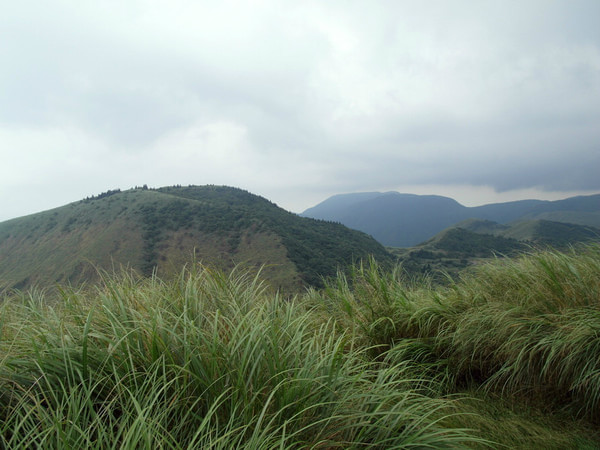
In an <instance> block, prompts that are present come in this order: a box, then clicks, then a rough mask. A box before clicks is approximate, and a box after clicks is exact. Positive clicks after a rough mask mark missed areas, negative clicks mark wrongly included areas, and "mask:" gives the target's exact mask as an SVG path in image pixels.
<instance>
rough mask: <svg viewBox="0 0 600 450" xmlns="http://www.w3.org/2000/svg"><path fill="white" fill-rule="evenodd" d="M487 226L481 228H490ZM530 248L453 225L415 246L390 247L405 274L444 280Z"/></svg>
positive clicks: (501, 237) (516, 242) (505, 238)
mask: <svg viewBox="0 0 600 450" xmlns="http://www.w3.org/2000/svg"><path fill="white" fill-rule="evenodd" d="M490 226H491V225H489V224H488V226H487V227H486V228H483V229H485V231H490V228H489V227H490ZM478 228H479V229H482V227H478ZM530 249H531V247H529V246H528V245H527V244H525V243H522V242H519V241H518V240H516V239H512V238H507V237H503V236H494V235H492V234H486V233H479V232H473V231H469V230H467V229H464V228H460V227H452V228H448V229H447V230H444V231H442V232H441V233H439V234H438V235H436V236H434V237H433V238H431V239H429V240H428V241H426V242H424V243H423V244H421V245H418V246H416V247H410V248H390V249H389V250H390V252H391V253H392V254H393V255H395V256H396V257H397V258H398V261H399V262H400V263H401V264H402V267H403V268H404V270H405V271H406V272H407V273H408V274H411V275H412V276H415V275H430V276H432V277H434V279H435V280H436V281H446V279H447V275H450V276H451V277H454V278H456V277H458V275H459V274H460V272H461V271H462V270H464V269H465V268H467V267H469V266H471V265H474V264H479V263H481V262H482V261H484V260H486V259H489V258H494V257H497V256H516V255H518V254H519V253H522V252H524V251H527V250H530Z"/></svg>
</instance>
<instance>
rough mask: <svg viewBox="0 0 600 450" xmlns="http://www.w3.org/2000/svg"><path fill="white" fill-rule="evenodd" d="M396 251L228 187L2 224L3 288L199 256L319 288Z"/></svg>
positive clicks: (171, 192) (173, 190)
mask: <svg viewBox="0 0 600 450" xmlns="http://www.w3.org/2000/svg"><path fill="white" fill-rule="evenodd" d="M368 255H373V256H375V257H376V258H377V259H378V260H380V261H382V262H384V263H388V262H389V261H390V260H391V258H390V256H389V254H388V253H387V252H386V250H385V249H384V248H383V247H382V246H381V245H380V244H378V243H377V242H376V241H375V240H374V239H372V238H371V237H369V236H367V235H366V234H364V233H361V232H357V231H354V230H350V229H348V228H346V227H345V226H343V225H340V224H335V223H330V222H325V221H319V220H314V219H308V218H302V217H299V216H297V215H295V214H292V213H290V212H287V211H285V210H283V209H281V208H279V207H278V206H277V205H275V204H273V203H272V202H270V201H268V200H266V199H264V198H262V197H259V196H256V195H253V194H251V193H249V192H246V191H244V190H241V189H236V188H230V187H222V186H203V187H199V186H188V187H180V186H176V187H165V188H160V189H147V188H143V189H138V188H136V189H131V190H127V191H123V192H121V191H120V190H114V191H108V192H105V193H103V194H100V195H98V196H94V197H91V198H87V199H85V200H81V201H79V202H75V203H71V204H69V205H66V206H63V207H60V208H56V209H53V210H50V211H45V212H41V213H38V214H33V215H30V216H26V217H22V218H18V219H13V220H9V221H6V222H3V223H0V286H4V287H16V288H24V287H28V286H31V285H34V284H37V285H42V286H45V285H48V284H52V283H55V282H63V283H64V282H70V283H74V284H79V283H82V282H85V281H90V280H94V279H96V278H97V277H98V274H97V268H102V269H107V270H111V269H112V268H113V267H114V268H118V267H119V266H121V265H123V266H129V267H131V268H133V269H135V270H137V271H139V272H142V273H143V274H146V275H149V274H151V273H152V271H153V270H157V271H158V273H159V274H160V275H161V276H170V275H172V274H176V273H179V272H180V270H181V267H182V265H184V264H185V263H188V262H190V261H192V260H194V259H195V260H197V261H201V262H203V263H205V264H209V265H213V266H216V267H218V268H220V269H229V268H231V267H233V266H234V265H238V264H241V265H243V266H249V267H258V266H261V265H265V267H264V269H263V272H264V276H265V277H266V278H268V279H269V280H270V281H271V283H272V284H273V285H274V286H276V287H281V288H285V289H297V288H298V287H300V286H302V285H306V284H314V285H319V284H320V282H321V277H323V276H330V275H334V274H335V271H336V269H337V267H341V266H346V265H348V264H350V263H352V262H353V261H355V260H357V259H360V258H365V257H367V256H368Z"/></svg>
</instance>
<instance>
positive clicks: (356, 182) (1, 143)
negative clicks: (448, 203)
mask: <svg viewBox="0 0 600 450" xmlns="http://www.w3.org/2000/svg"><path fill="white" fill-rule="evenodd" d="M597 17H600V3H598V2H597V1H595V0H588V1H583V0H578V1H577V0H576V1H566V0H565V1H555V2H547V1H541V0H539V1H537V0H529V1H520V2H516V1H507V2H493V1H479V2H475V3H474V2H470V1H458V2H446V1H426V2H407V1H406V2H405V1H398V2H383V1H381V2H379V1H374V2H369V3H363V2H354V1H351V2H341V1H340V2H326V3H325V2H317V1H314V2H311V1H309V2H301V3H298V2H274V1H264V2H256V3H248V4H244V5H242V4H240V2H218V3H217V2H191V1H187V0H178V1H168V2H167V1H161V0H158V1H153V2H147V1H144V0H126V1H119V2H117V1H107V2H101V3H96V4H89V3H82V2H75V1H69V0H62V1H58V2H52V4H50V3H47V4H39V2H33V1H25V0H24V1H21V2H13V4H11V5H10V6H7V7H4V8H3V13H2V14H1V15H0V57H2V60H3V67H5V68H6V69H5V70H3V71H1V72H0V156H1V157H2V160H3V167H1V168H0V199H1V204H2V205H1V208H0V210H2V213H0V220H1V219H7V218H9V217H13V216H17V215H21V214H25V213H29V212H35V211H37V210H39V209H43V208H46V207H51V206H58V205H60V204H61V203H62V202H66V201H72V200H76V199H78V198H81V197H85V196H86V195H90V194H94V193H97V192H98V191H103V190H106V189H109V188H114V187H121V188H127V187H130V186H133V185H136V184H143V183H147V184H149V185H155V186H159V185H162V184H169V183H181V184H187V183H194V184H204V183H217V184H232V185H236V186H240V187H244V188H246V189H249V190H251V191H253V192H256V193H259V194H261V195H264V196H267V197H269V198H270V199H273V200H274V201H276V202H277V203H279V204H280V205H281V206H284V207H286V208H288V209H293V210H296V211H300V210H302V209H304V208H306V207H308V206H311V205H312V204H313V203H315V202H317V201H320V200H322V199H324V198H325V197H326V196H327V195H331V194H334V193H337V192H346V191H361V190H387V189H400V190H402V188H403V187H406V186H410V187H411V189H413V190H415V191H418V190H419V186H422V187H423V191H427V190H428V189H429V188H428V186H432V185H437V186H442V187H444V186H445V187H444V189H445V190H446V191H447V192H451V190H452V186H463V187H464V186H471V187H472V188H471V189H472V191H473V193H474V194H473V197H475V196H476V195H475V192H476V191H477V190H480V191H481V192H484V191H485V192H489V190H490V189H495V190H496V191H498V192H510V191H513V190H523V189H529V191H527V192H528V193H531V189H534V190H536V193H537V194H539V195H540V196H541V197H543V196H544V195H547V196H556V195H558V194H557V193H558V192H564V193H565V195H566V194H567V193H572V192H583V191H586V192H587V191H600V178H599V177H597V175H596V172H597V168H598V167H600V160H599V159H600V156H599V155H600V149H599V148H598V145H599V143H600V132H599V131H597V128H598V126H597V124H598V123H600V121H599V119H600V31H599V29H598V26H597ZM32 186H35V187H36V188H35V189H31V187H32ZM463 191H464V189H463ZM440 193H443V192H440ZM515 195H517V194H516V193H515ZM467 196H468V195H467Z"/></svg>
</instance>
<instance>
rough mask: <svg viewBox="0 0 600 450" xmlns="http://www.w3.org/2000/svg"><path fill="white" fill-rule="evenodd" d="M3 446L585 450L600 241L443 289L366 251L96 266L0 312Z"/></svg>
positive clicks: (7, 302) (598, 337) (592, 396)
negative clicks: (276, 286)
mask: <svg viewBox="0 0 600 450" xmlns="http://www.w3.org/2000/svg"><path fill="white" fill-rule="evenodd" d="M0 308H1V309H0V332H1V342H0V346H1V348H0V357H1V359H0V439H1V441H0V442H1V444H0V445H1V446H2V447H3V448H32V447H38V448H148V449H150V448H152V449H155V448H215V449H218V448H223V449H230V448H248V449H262V448H264V449H272V448H324V449H325V448H326V449H332V448H461V447H464V448H502V447H506V448H596V447H598V446H600V436H599V435H598V433H597V431H596V429H597V425H598V422H597V421H598V413H599V412H600V411H599V408H600V247H598V246H588V247H585V248H582V249H580V250H578V251H573V252H571V253H568V254H565V253H551V252H546V253H537V254H532V255H529V256H526V257H523V258H520V259H516V260H496V261H494V262H492V263H490V264H487V265H483V266H480V267H478V268H477V269H476V271H474V272H471V273H469V274H465V275H464V277H463V278H462V280H461V281H459V282H456V283H454V284H453V285H451V286H449V287H432V286H429V285H427V282H426V281H420V282H410V281H407V280H405V279H403V278H402V274H401V270H400V269H397V270H395V271H392V272H385V271H382V270H381V269H380V268H379V267H377V266H376V265H375V264H373V263H366V264H365V265H364V266H360V267H356V268H355V270H354V272H353V273H352V274H351V275H350V276H344V275H342V274H340V275H339V276H338V277H337V278H335V279H333V280H330V282H329V283H328V284H327V286H326V287H325V288H324V289H323V290H319V291H317V290H314V291H309V292H307V293H306V294H303V295H301V296H298V297H296V298H293V299H288V298H285V299H284V298H281V297H279V296H278V295H277V294H275V293H273V292H271V291H270V289H269V287H268V286H266V285H264V284H262V283H261V282H260V281H259V277H258V276H257V277H254V276H250V275H248V274H245V273H238V272H235V271H234V272H232V273H231V274H228V275H226V274H223V273H221V272H217V271H212V270H210V269H208V268H204V267H201V266H199V267H194V268H192V269H191V270H189V271H185V272H183V273H182V274H181V276H180V277H179V278H178V279H176V280H173V281H169V282H166V281H161V280H159V279H157V278H156V277H155V278H151V279H144V278H137V277H135V276H132V275H127V274H125V275H119V276H110V277H108V276H107V277H105V279H104V280H103V282H102V283H101V284H100V285H98V286H96V287H90V288H87V289H85V290H81V291H74V290H68V289H63V290H62V291H61V292H60V295H58V296H56V295H50V294H45V293H44V292H42V291H35V290H34V291H30V292H24V293H13V294H10V295H6V296H5V298H4V300H3V304H2V305H1V307H0Z"/></svg>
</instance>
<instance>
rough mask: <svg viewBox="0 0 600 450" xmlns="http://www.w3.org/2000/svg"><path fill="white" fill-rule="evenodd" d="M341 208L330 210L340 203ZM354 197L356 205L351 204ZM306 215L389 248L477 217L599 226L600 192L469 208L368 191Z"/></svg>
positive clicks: (439, 199) (410, 243) (424, 197)
mask: <svg viewBox="0 0 600 450" xmlns="http://www.w3.org/2000/svg"><path fill="white" fill-rule="evenodd" d="M340 199H343V204H344V205H345V206H344V207H343V208H339V207H336V208H331V207H330V206H331V204H332V202H333V203H336V204H338V205H339V204H341V202H340ZM353 199H356V201H353ZM301 215H302V216H304V217H312V218H320V219H325V220H331V221H335V222H339V223H342V224H344V225H347V226H348V227H350V228H354V229H357V230H360V231H363V232H365V233H367V234H369V235H371V236H373V237H374V238H375V239H377V240H378V241H379V242H381V243H382V244H383V245H386V246H388V247H412V246H414V245H417V244H419V243H421V242H423V241H426V240H427V239H429V238H431V237H432V236H434V235H435V234H437V233H439V232H440V231H442V230H444V229H445V228H448V227H450V226H452V225H454V224H456V223H459V222H461V221H464V220H467V219H470V218H475V219H485V220H490V221H493V222H498V223H500V224H506V223H509V222H513V221H515V220H525V219H527V220H534V219H541V218H543V219H545V220H549V221H555V222H568V223H575V224H579V225H590V226H594V227H600V194H595V195H591V196H575V197H570V198H567V199H563V200H555V201H548V200H533V199H531V200H517V201H512V202H505V203H491V204H487V205H481V206H475V207H467V206H464V205H462V204H460V203H459V202H457V201H456V200H454V199H452V198H450V197H444V196H434V195H433V196H432V195H417V194H402V193H398V192H396V193H390V192H386V193H380V195H376V194H375V193H369V196H368V198H364V197H362V193H359V194H340V195H338V196H336V199H334V200H332V197H330V198H329V199H326V200H324V201H323V202H321V203H319V204H317V205H315V206H314V207H312V208H308V209H307V210H306V211H304V212H303V213H301Z"/></svg>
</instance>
